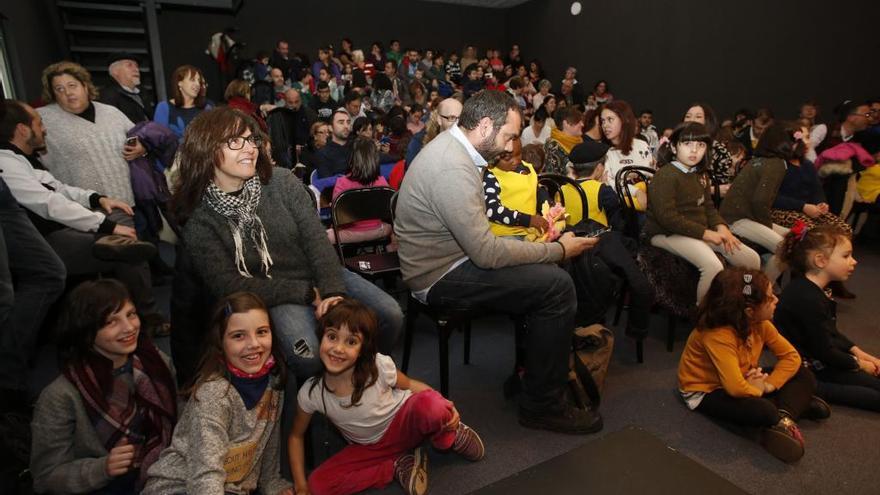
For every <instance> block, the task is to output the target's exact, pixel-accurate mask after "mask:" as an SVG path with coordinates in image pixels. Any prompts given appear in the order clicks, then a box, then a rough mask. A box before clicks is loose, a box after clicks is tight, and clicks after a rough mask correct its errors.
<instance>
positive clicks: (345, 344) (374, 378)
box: [288, 299, 485, 495]
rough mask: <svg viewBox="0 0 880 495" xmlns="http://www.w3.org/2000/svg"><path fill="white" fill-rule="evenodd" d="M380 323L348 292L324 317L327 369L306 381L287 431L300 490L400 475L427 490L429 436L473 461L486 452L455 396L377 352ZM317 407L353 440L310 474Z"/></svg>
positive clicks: (359, 485)
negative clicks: (308, 442) (309, 437)
mask: <svg viewBox="0 0 880 495" xmlns="http://www.w3.org/2000/svg"><path fill="white" fill-rule="evenodd" d="M376 328H377V322H376V317H375V315H374V314H373V312H372V311H370V309H369V308H367V307H366V306H364V305H363V304H361V303H360V302H358V301H355V300H353V299H343V300H342V301H340V302H339V303H337V304H336V305H335V306H333V307H332V308H330V309H329V310H328V311H327V313H326V314H325V315H324V316H323V317H322V318H321V319H320V321H319V326H318V330H317V333H318V338H319V339H320V341H321V347H320V350H319V354H320V358H321V363H322V364H323V367H324V370H323V371H322V372H321V373H320V374H319V375H318V376H315V377H312V378H310V379H309V380H308V381H306V382H305V384H303V386H302V388H300V390H299V395H298V397H297V404H298V405H297V413H296V418H295V419H294V423H293V431H292V432H291V434H290V437H289V439H288V449H289V452H290V469H291V472H292V473H293V478H294V482H295V484H296V493H297V494H298V495H300V494H308V493H311V494H313V495H324V494H335V495H344V494H350V493H357V492H361V491H364V490H367V489H370V488H382V487H384V486H386V485H388V483H389V482H390V481H391V480H392V479H395V478H396V479H397V480H398V481H399V482H400V484H401V485H402V486H403V489H404V491H405V492H406V493H407V494H408V495H415V494H418V495H422V494H424V493H425V492H426V491H427V489H428V473H427V462H428V459H427V456H426V452H424V451H423V450H422V448H421V447H420V445H421V444H422V443H423V442H424V441H425V440H427V439H430V441H431V444H432V445H433V446H434V448H436V449H438V450H440V451H449V450H451V451H452V452H456V453H458V454H460V455H461V456H462V457H464V458H465V459H467V460H469V461H478V460H480V459H482V458H483V455H484V453H485V449H484V447H483V441H482V440H481V439H480V437H479V435H477V433H476V432H475V431H474V430H472V429H471V428H469V427H468V426H466V425H465V424H464V423H462V422H461V421H460V418H459V415H458V411H456V410H455V407H454V406H453V404H452V402H450V401H448V400H446V399H444V398H443V396H441V395H440V394H439V393H437V392H436V391H434V390H433V389H431V387H429V386H427V385H425V384H424V383H422V382H419V381H417V380H413V379H411V378H409V377H407V376H406V375H404V374H403V373H401V372H400V371H398V370H397V368H396V367H395V366H394V361H392V360H391V358H390V357H388V356H385V355H383V354H379V353H378V352H376V331H377V330H376ZM315 412H319V413H321V414H323V415H324V416H326V417H327V419H329V420H330V422H332V423H333V424H334V425H336V427H337V428H339V430H340V431H341V432H342V435H343V436H344V437H345V438H346V439H347V440H348V441H349V442H350V445H348V446H347V447H345V448H344V449H343V450H342V451H341V452H339V453H338V454H336V455H334V456H333V457H331V458H330V459H328V460H327V461H325V462H324V463H323V464H321V465H320V466H318V467H317V468H316V469H315V470H314V471H313V472H312V474H311V476H309V477H308V479H306V472H305V454H304V448H303V444H304V435H305V432H306V428H307V427H308V425H309V421H310V420H311V417H312V414H314V413H315Z"/></svg>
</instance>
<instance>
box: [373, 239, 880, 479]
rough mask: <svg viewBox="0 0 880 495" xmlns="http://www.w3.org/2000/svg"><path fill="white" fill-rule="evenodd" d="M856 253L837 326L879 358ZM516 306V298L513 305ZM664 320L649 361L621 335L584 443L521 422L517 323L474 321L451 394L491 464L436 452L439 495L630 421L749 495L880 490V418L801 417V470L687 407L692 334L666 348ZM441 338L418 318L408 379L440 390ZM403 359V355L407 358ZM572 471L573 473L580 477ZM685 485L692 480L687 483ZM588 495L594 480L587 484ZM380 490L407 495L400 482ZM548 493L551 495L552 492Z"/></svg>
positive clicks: (869, 289) (457, 348)
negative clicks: (512, 379) (682, 368)
mask: <svg viewBox="0 0 880 495" xmlns="http://www.w3.org/2000/svg"><path fill="white" fill-rule="evenodd" d="M877 253H878V252H877V250H876V249H875V250H874V251H873V252H872V253H869V252H867V251H866V250H865V249H859V248H858V247H857V248H856V257H857V259H859V260H860V264H859V266H858V268H857V270H856V273H855V274H854V275H853V278H852V280H851V281H850V282H849V283H848V284H847V285H848V287H849V288H850V289H851V290H853V291H854V292H856V293H857V294H858V295H859V298H858V299H855V300H853V301H842V302H841V303H840V304H839V321H840V323H839V324H840V328H842V329H843V330H844V331H845V332H846V334H847V335H848V336H850V338H852V339H853V340H854V341H855V342H856V343H858V344H859V345H860V346H861V347H862V348H863V349H865V350H867V351H868V352H871V353H873V354H877V353H880V319H878V318H877V315H876V314H875V313H874V312H873V309H874V308H873V305H874V304H875V301H876V295H875V294H876V289H877V287H878V284H877V280H880V255H878V254H877ZM511 304H515V301H511ZM665 328H666V327H665V319H664V318H663V317H661V316H659V315H655V317H654V320H653V321H652V331H651V335H650V337H649V339H648V340H647V342H646V346H645V363H644V364H641V365H639V364H637V363H636V362H635V347H634V345H633V344H632V342H631V341H629V340H627V339H626V338H625V337H623V336H622V331H621V332H615V333H616V335H617V336H618V339H617V343H616V348H615V351H614V357H613V360H612V363H611V366H610V369H609V372H608V378H607V382H606V392H605V396H604V397H603V399H602V407H601V411H602V415H603V417H604V419H605V428H604V430H603V431H602V432H600V433H598V434H596V435H591V436H585V437H574V436H565V435H559V434H554V433H549V432H542V431H535V430H529V429H525V428H522V427H520V426H519V425H518V424H517V422H516V407H515V405H514V404H513V403H511V402H506V401H505V400H504V399H503V397H502V393H501V384H502V382H503V380H504V379H505V378H506V377H507V375H508V374H509V372H510V371H511V366H512V363H513V333H512V326H511V324H510V320H508V319H505V318H498V319H493V320H480V321H478V322H477V323H475V324H474V331H473V344H472V349H471V352H472V355H471V364H470V365H468V366H465V365H463V364H462V341H463V339H462V335H461V334H456V335H453V337H452V342H451V350H450V356H451V358H450V362H451V366H450V368H451V373H450V395H451V399H452V400H453V401H454V402H455V404H456V407H457V408H458V409H459V411H460V412H461V415H462V419H463V420H464V421H465V422H466V423H468V424H469V425H471V426H473V427H474V428H475V429H476V430H477V431H479V432H480V435H481V436H482V438H483V440H484V442H485V443H486V448H487V454H486V458H485V459H484V460H483V461H481V462H479V463H475V464H468V463H467V462H466V461H463V460H461V459H458V458H456V457H455V456H447V455H441V454H436V455H433V453H432V455H431V458H430V460H431V468H430V481H431V484H432V493H435V494H459V493H468V492H470V491H472V490H475V489H477V488H480V487H482V486H485V485H488V484H489V483H492V482H494V481H497V480H499V479H503V478H505V477H507V476H510V475H512V474H514V473H517V472H518V471H520V470H522V469H524V468H527V467H529V466H531V465H534V464H536V463H539V462H542V461H545V460H547V459H550V458H552V457H554V456H557V455H559V454H561V453H563V452H567V451H569V450H571V449H573V448H575V447H577V446H579V445H583V444H585V443H587V442H591V441H595V440H596V439H597V438H599V437H601V436H602V435H605V434H607V433H609V432H614V431H617V430H620V429H622V428H624V427H626V426H628V425H636V426H640V427H642V428H644V429H646V430H648V431H650V432H651V433H653V434H655V435H657V436H658V437H660V438H661V439H662V440H663V441H665V442H666V443H667V444H668V445H669V446H670V447H672V448H674V449H676V450H678V451H680V452H682V453H684V454H685V455H687V456H689V457H691V458H692V459H694V460H696V461H697V462H699V463H701V464H703V465H704V466H706V467H708V468H709V469H711V470H712V471H715V472H716V473H718V474H719V475H721V476H722V477H724V478H726V479H728V480H730V481H731V482H733V483H734V484H736V485H737V486H739V487H741V488H743V489H744V490H746V491H748V492H751V493H762V494H774V493H779V494H790V493H817V494H818V493H832V492H839V493H880V470H878V469H877V468H876V466H877V462H878V459H880V454H878V453H877V450H876V449H877V446H878V445H880V428H878V426H880V415H878V414H876V413H871V412H866V411H860V410H855V409H848V408H844V407H835V408H834V412H833V415H832V417H831V419H829V420H828V421H826V422H825V423H813V422H810V421H803V422H802V423H801V428H802V431H803V434H804V437H805V439H806V444H807V453H806V455H805V456H804V458H803V459H802V460H801V461H799V462H798V463H797V464H794V465H786V464H784V463H782V462H780V461H778V460H776V459H775V458H774V457H772V456H770V455H769V454H767V453H766V452H765V451H764V450H763V449H762V448H761V447H760V446H759V445H758V444H757V443H755V442H754V441H753V440H751V439H750V438H747V437H746V435H745V434H743V433H738V432H735V431H732V430H730V429H728V428H727V427H725V426H724V425H721V424H718V423H715V422H713V421H710V420H708V419H706V418H705V417H703V416H702V415H700V414H697V413H693V412H691V411H689V410H688V409H687V408H686V407H685V406H684V405H683V404H682V402H681V401H680V400H679V399H678V395H677V393H676V392H675V387H676V369H677V365H678V357H679V355H680V353H681V350H682V347H683V345H684V339H685V338H686V336H687V333H688V332H689V330H690V329H689V328H686V327H685V326H684V324H682V325H681V326H680V327H679V329H678V333H677V342H676V346H675V351H674V352H672V353H668V352H666V349H665V340H664V339H665V331H666V330H665ZM436 354H437V339H436V336H435V334H434V332H433V329H432V325H431V323H430V322H429V321H428V320H427V319H423V320H421V321H420V325H419V332H418V333H417V335H416V338H415V349H414V354H413V359H412V363H413V364H412V365H411V367H410V373H409V374H410V375H411V376H413V377H417V378H419V379H422V380H425V381H426V382H427V383H429V384H431V385H432V386H435V387H437V386H439V373H438V370H437V357H436ZM399 357H400V354H399V353H398V354H397V355H396V356H395V358H398V359H399ZM577 475H578V473H576V472H573V473H571V476H577ZM682 482H683V483H686V480H682ZM584 487H585V491H584V493H589V482H588V481H587V480H585V482H584ZM375 493H402V491H401V490H400V489H399V488H398V487H397V486H396V485H393V486H391V487H389V488H388V489H386V490H383V491H377V492H375ZM547 493H548V494H549V493H553V490H552V487H548V490H547Z"/></svg>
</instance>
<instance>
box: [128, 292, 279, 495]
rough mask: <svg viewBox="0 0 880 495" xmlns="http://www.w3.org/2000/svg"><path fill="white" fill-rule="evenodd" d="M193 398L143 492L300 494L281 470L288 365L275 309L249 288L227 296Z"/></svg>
mask: <svg viewBox="0 0 880 495" xmlns="http://www.w3.org/2000/svg"><path fill="white" fill-rule="evenodd" d="M208 340H209V343H208V349H207V350H206V352H205V354H204V356H203V358H202V363H201V365H200V369H199V372H198V374H197V375H196V378H195V384H194V385H193V386H192V388H190V389H189V390H188V391H186V392H185V395H186V396H188V399H189V401H188V402H187V404H186V407H185V408H184V410H183V414H182V415H181V416H180V422H179V423H178V424H177V427H176V428H175V430H174V438H173V439H172V440H171V445H170V446H169V447H168V448H166V449H165V451H163V452H162V455H161V457H159V460H158V461H156V463H155V464H153V467H152V468H151V469H150V472H149V480H148V481H147V486H146V487H145V488H144V491H143V494H144V495H165V494H169V493H190V494H196V493H206V494H207V493H217V494H221V493H254V492H257V491H259V493H263V494H265V495H293V487H291V485H290V483H289V482H288V481H286V480H284V479H283V478H282V477H281V472H280V468H281V464H280V461H279V457H278V454H279V448H280V444H281V440H280V438H279V435H280V433H279V428H280V425H279V421H278V420H279V417H280V415H281V405H282V404H283V395H284V392H283V389H284V381H285V377H286V374H285V369H284V363H283V359H282V358H281V354H280V351H279V350H278V347H277V344H276V343H275V342H276V340H275V339H273V338H272V325H271V322H270V321H269V312H268V310H267V309H266V306H265V304H263V301H261V300H260V298H258V297H257V296H256V295H254V294H252V293H249V292H236V293H234V294H231V295H229V296H227V297H225V298H223V299H221V300H220V301H219V302H218V303H217V306H216V307H215V309H214V313H213V316H212V318H211V331H210V334H209V336H208Z"/></svg>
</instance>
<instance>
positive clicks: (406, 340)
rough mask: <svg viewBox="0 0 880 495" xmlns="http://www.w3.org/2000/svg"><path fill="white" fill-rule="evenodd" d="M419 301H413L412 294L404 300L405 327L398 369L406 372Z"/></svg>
mask: <svg viewBox="0 0 880 495" xmlns="http://www.w3.org/2000/svg"><path fill="white" fill-rule="evenodd" d="M418 307H419V303H418V301H413V298H412V296H409V297H408V298H407V300H406V329H405V330H404V334H403V360H402V361H401V363H400V371H402V372H404V373H406V372H407V370H409V356H410V353H411V352H412V341H413V334H414V333H415V331H416V320H417V319H418V317H419V310H418Z"/></svg>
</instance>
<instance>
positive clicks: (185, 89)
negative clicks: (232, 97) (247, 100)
mask: <svg viewBox="0 0 880 495" xmlns="http://www.w3.org/2000/svg"><path fill="white" fill-rule="evenodd" d="M207 89H208V83H207V82H206V81H205V76H204V75H203V74H202V71H201V70H199V69H198V68H197V67H194V66H192V65H181V66H180V67H178V68H176V69H174V72H173V73H172V74H171V94H172V95H174V97H173V98H171V99H170V100H168V101H161V102H159V104H158V105H156V113H155V114H154V115H153V121H155V122H158V123H159V124H162V125H164V126H166V127H168V128H169V129H171V130H172V131H174V134H176V135H177V137H178V138H181V139H182V138H183V131H184V129H186V126H187V125H189V123H190V122H192V120H193V119H194V118H196V115H198V114H200V113H202V112H203V111H205V110H210V109H211V108H212V105H211V104H210V103H209V102H208V100H207V99H206V98H205V92H206V91H207Z"/></svg>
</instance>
